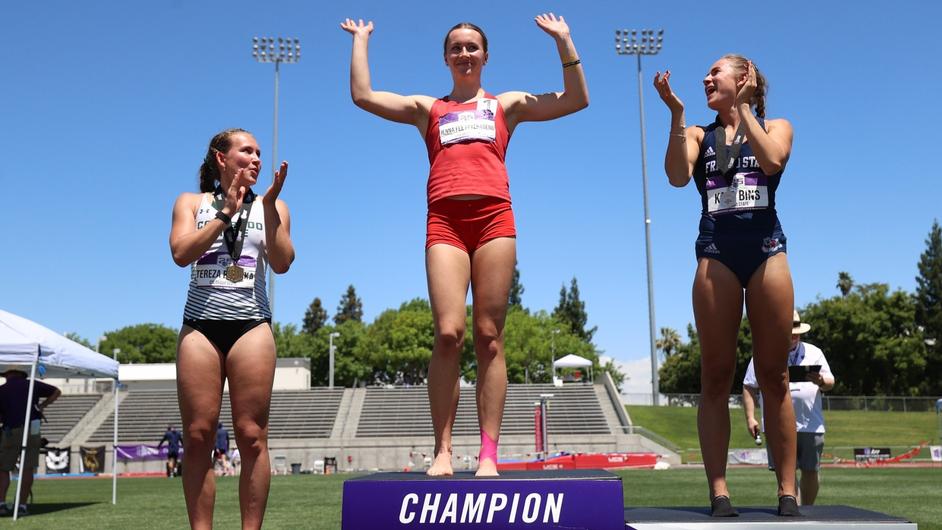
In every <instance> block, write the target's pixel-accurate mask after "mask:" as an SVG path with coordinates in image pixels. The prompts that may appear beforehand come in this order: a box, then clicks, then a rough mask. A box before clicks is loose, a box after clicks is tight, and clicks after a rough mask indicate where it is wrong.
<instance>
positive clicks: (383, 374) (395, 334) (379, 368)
mask: <svg viewBox="0 0 942 530" xmlns="http://www.w3.org/2000/svg"><path fill="white" fill-rule="evenodd" d="M470 335H471V334H470V333H467V334H466V335H465V341H464V347H463V348H462V352H461V365H460V366H461V368H459V369H462V368H463V369H466V368H467V366H468V364H469V363H470V359H471V358H473V357H474V350H473V346H472V345H471V337H470ZM434 344H435V325H434V323H433V321H432V309H431V306H430V305H429V303H428V301H427V300H424V299H421V298H416V299H413V300H410V301H408V302H405V303H403V304H402V305H401V306H399V308H398V309H387V310H386V311H383V312H382V313H380V315H379V316H377V317H376V320H374V321H373V323H372V324H370V326H369V327H368V328H367V329H366V331H365V333H364V336H363V340H362V341H361V342H360V344H359V346H358V350H357V357H359V358H361V359H362V360H363V362H364V365H365V366H367V367H369V374H368V376H367V378H368V379H369V382H371V383H381V384H400V385H403V384H405V385H417V384H423V383H424V382H425V381H426V379H427V377H428V363H429V361H430V360H431V358H432V347H433V346H434ZM463 369H462V371H464V370H463Z"/></svg>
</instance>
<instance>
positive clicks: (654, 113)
mask: <svg viewBox="0 0 942 530" xmlns="http://www.w3.org/2000/svg"><path fill="white" fill-rule="evenodd" d="M339 4H340V3H337V4H333V3H330V4H324V3H315V2H277V1H272V2H266V3H252V2H242V1H233V2H225V3H223V2H185V1H183V0H163V1H154V2H117V1H113V0H109V1H101V2H81V3H76V2H66V1H61V0H58V1H54V2H16V3H13V4H12V5H10V6H7V7H6V8H5V10H4V12H5V13H4V17H3V18H2V20H0V29H2V32H3V34H4V35H5V37H6V43H7V44H6V47H5V53H4V54H3V67H4V68H3V69H4V74H3V77H2V82H0V145H2V146H3V152H4V153H5V156H4V163H3V164H0V182H2V185H3V190H4V191H5V193H6V201H5V202H6V210H7V212H8V213H7V214H6V215H4V220H5V223H4V224H5V227H4V229H3V233H4V236H3V241H4V242H5V243H6V244H5V251H4V253H3V254H4V255H3V260H2V264H0V272H2V273H3V277H4V278H5V281H4V282H3V285H2V286H0V307H2V308H3V309H6V310H9V311H12V312H14V313H17V314H20V315H23V316H25V317H28V318H31V319H33V320H36V321H38V322H40V323H42V324H44V325H46V326H48V327H50V328H52V329H55V330H57V331H61V332H65V331H74V332H77V333H79V334H80V335H82V336H84V337H87V338H89V339H90V340H91V341H92V342H95V341H96V340H97V337H98V336H100V335H101V334H102V333H103V332H106V331H107V330H113V329H116V328H120V327H123V326H126V325H130V324H137V323H141V322H158V323H163V324H167V325H171V326H174V327H179V325H180V320H181V318H182V308H183V302H184V299H185V293H186V284H187V280H188V270H187V269H181V268H178V267H176V266H175V265H174V264H173V262H172V261H171V259H170V253H169V247H168V244H167V237H168V233H169V228H170V211H171V206H172V204H173V201H174V199H175V197H176V196H177V195H178V194H179V193H180V192H182V191H194V190H195V189H196V185H197V184H196V171H197V168H198V166H199V163H200V160H201V159H202V156H203V153H204V152H205V149H206V144H207V143H208V140H209V138H210V137H211V136H212V135H213V134H214V133H215V132H217V131H219V130H221V129H223V128H227V127H233V126H238V127H243V128H246V129H249V130H251V131H253V132H254V133H255V135H256V137H257V138H258V140H259V142H260V144H261V147H262V150H263V159H264V160H263V163H264V164H265V166H266V167H267V168H269V169H268V170H267V173H268V174H270V168H271V160H270V153H271V144H272V141H271V139H272V92H273V86H272V85H273V82H272V81H273V66H272V65H270V64H266V65H263V64H257V63H256V62H255V61H254V60H253V59H252V56H251V41H252V37H253V36H256V35H258V36H285V37H297V38H300V39H301V43H302V59H301V62H300V63H298V64H291V65H285V66H283V67H282V75H281V92H280V111H281V112H280V129H279V146H278V152H279V158H282V159H286V160H288V161H289V163H290V166H291V167H290V173H289V176H288V181H287V184H286V185H285V189H284V191H283V193H282V198H283V199H285V200H286V201H287V203H288V205H289V207H290V208H291V212H292V225H293V234H292V235H293V239H294V243H295V247H296V249H297V260H296V261H295V263H294V266H293V267H292V269H291V270H290V271H289V272H288V274H287V275H284V276H281V277H278V279H277V283H276V307H275V318H276V320H278V321H281V322H285V323H290V322H293V323H300V321H301V318H302V316H303V314H304V310H305V308H306V307H307V305H308V304H309V303H310V302H311V300H312V299H313V298H314V297H320V298H321V299H322V300H323V301H324V303H325V305H326V307H327V308H328V310H329V311H330V312H331V313H333V310H334V309H335V307H336V305H337V302H338V300H339V297H340V295H341V294H342V293H343V292H344V291H345V289H346V286H347V285H348V284H353V285H355V286H356V289H357V292H358V293H359V295H360V296H361V297H362V299H363V304H364V312H365V317H366V319H368V320H372V319H373V318H374V317H375V316H376V315H378V314H379V313H380V312H381V311H383V310H384V309H386V308H390V307H397V306H398V305H399V304H400V303H401V302H403V301H405V300H408V299H411V298H413V297H417V296H421V297H425V296H427V294H426V284H425V272H424V267H423V244H424V235H425V234H424V222H425V180H426V177H427V172H428V160H427V155H426V153H425V149H424V146H423V143H422V141H421V139H420V136H419V135H418V133H417V131H416V130H415V129H414V128H411V127H409V126H404V125H399V124H394V123H389V122H385V121H383V120H381V119H379V118H376V117H374V116H372V115H369V114H367V113H365V112H363V111H361V110H359V109H358V108H356V107H355V106H354V105H353V104H352V102H351V101H350V97H349V87H348V75H349V58H350V45H351V42H350V40H351V39H350V36H349V35H348V34H347V33H345V32H343V31H342V30H340V29H339V23H340V21H341V20H342V19H343V18H345V17H353V18H359V17H362V18H369V19H372V20H374V22H375V24H376V31H375V32H374V34H373V39H372V40H371V43H370V60H371V69H372V76H373V86H374V88H376V89H383V90H391V91H396V92H401V93H419V94H430V95H443V94H446V93H447V92H448V91H449V90H450V88H451V84H450V77H449V74H448V70H447V69H446V67H445V66H444V64H443V61H442V55H441V46H442V39H443V38H444V34H445V31H446V30H447V29H448V28H449V27H451V26H452V25H453V24H455V23H456V22H459V21H462V20H470V21H472V22H475V23H477V24H478V25H480V26H482V27H483V28H484V29H485V31H486V32H487V34H488V38H489V41H490V61H489V62H488V65H487V67H486V70H485V75H484V82H485V88H487V89H488V90H489V91H491V92H495V93H499V92H502V91H506V90H526V91H530V92H545V91H550V90H558V89H560V88H561V86H562V75H561V70H560V66H559V60H558V57H557V53H556V49H555V46H554V44H553V42H552V40H551V39H550V38H549V37H548V36H547V35H545V34H544V33H543V32H542V31H540V30H539V28H537V27H536V25H535V24H534V23H533V16H535V15H536V14H538V13H540V12H544V11H553V12H555V13H557V14H562V15H563V16H565V17H566V20H567V21H568V22H569V24H570V26H571V28H572V31H573V37H574V40H575V43H576V46H577V48H578V50H579V52H580V55H581V57H582V61H583V64H584V65H585V71H586V75H587V79H588V85H589V90H590V95H591V105H590V107H589V108H588V109H586V110H584V111H582V112H580V113H578V114H576V115H573V116H570V117H567V118H563V119H559V120H556V121H553V122H547V123H528V124H524V125H522V126H521V127H519V128H518V129H517V130H516V132H515V133H514V136H513V139H512V140H511V143H510V148H509V152H508V170H509V172H510V178H511V193H512V194H513V198H514V210H515V213H516V216H517V223H518V232H519V238H518V254H519V266H520V271H521V280H522V282H523V284H524V287H525V288H526V292H525V293H524V297H523V300H524V304H525V305H526V306H528V307H530V308H531V309H546V310H552V308H553V307H554V306H555V304H556V302H557V300H558V296H559V289H560V286H561V285H562V284H563V283H567V284H568V282H569V280H570V278H572V277H573V276H575V277H577V278H578V280H579V286H580V289H581V292H582V297H583V299H584V300H585V301H586V304H587V310H588V313H589V323H590V325H597V326H598V328H599V331H598V333H597V334H596V339H597V343H598V346H599V347H600V348H601V349H603V350H604V351H605V353H606V354H607V355H609V356H612V357H614V358H616V359H618V360H620V361H623V362H629V361H631V360H634V359H638V358H645V357H646V356H647V355H648V331H647V329H648V328H647V298H646V296H647V295H646V287H645V279H644V263H645V261H644V259H645V257H644V231H643V224H642V219H643V215H642V198H641V180H640V147H639V127H638V92H637V80H636V73H635V68H636V66H635V61H634V58H633V57H619V56H617V55H616V54H615V52H614V46H613V44H614V33H613V31H614V29H616V28H621V27H628V28H647V27H652V28H664V30H665V41H664V48H663V50H662V52H661V54H660V55H658V56H655V57H645V58H644V63H643V64H644V75H645V79H644V104H645V111H646V120H647V137H648V150H647V155H648V177H649V180H650V206H651V213H652V219H653V224H652V239H653V250H654V281H655V292H656V299H655V306H656V314H657V326H658V327H661V326H670V327H673V328H676V329H679V330H683V329H684V328H685V327H686V325H687V323H688V322H690V321H692V319H693V314H692V310H691V307H690V288H691V282H692V277H693V272H694V268H695V260H694V254H693V242H694V239H695V237H696V230H697V220H698V217H699V200H698V197H697V194H696V190H695V188H694V187H693V186H692V185H690V186H688V187H687V188H683V189H676V188H672V187H671V186H669V185H668V183H667V179H666V177H665V176H664V173H663V169H662V167H663V166H662V161H663V153H664V148H665V142H666V140H667V133H668V127H669V115H668V112H667V110H666V108H665V107H664V106H663V104H662V103H661V102H660V100H659V99H658V98H657V95H656V94H655V92H654V90H653V88H652V86H651V77H652V76H653V75H654V72H655V71H656V70H662V71H663V70H664V69H665V68H670V69H671V70H672V72H673V77H672V79H671V81H672V84H673V86H674V88H675V91H676V92H677V93H678V94H679V95H680V97H681V98H682V99H683V100H684V102H685V103H686V107H687V121H688V123H689V124H694V123H708V122H710V121H711V120H712V118H713V116H712V114H711V113H710V112H709V111H708V109H707V108H706V106H705V103H704V96H703V91H702V88H701V83H700V80H701V79H702V77H703V75H704V74H705V72H706V70H707V68H708V67H709V66H710V64H711V63H712V62H713V61H714V60H715V59H716V58H717V57H719V56H721V55H723V54H724V53H727V52H739V53H743V54H745V55H748V56H750V57H752V58H753V59H754V61H755V62H756V63H757V64H758V65H759V67H760V68H761V69H762V71H763V72H765V74H766V75H767V77H768V79H769V82H770V93H769V98H768V104H767V108H768V114H769V116H770V117H786V118H788V119H789V120H790V121H791V122H792V124H793V125H794V128H795V144H794V149H793V155H792V158H791V161H790V163H789V165H788V167H787V169H786V172H785V177H784V178H783V180H782V184H781V187H780V188H779V193H778V205H779V215H780V217H781V219H782V224H783V227H784V229H785V233H786V234H787V236H788V240H789V241H788V242H789V259H790V262H791V266H792V272H793V275H794V279H795V288H796V302H797V303H798V304H799V305H804V304H807V303H808V302H811V301H814V300H815V298H816V297H819V296H824V297H826V296H832V295H833V294H835V293H836V289H835V287H834V285H835V283H836V280H837V274H838V272H839V271H842V270H845V271H848V272H850V273H851V275H852V276H853V277H854V278H855V280H856V281H857V282H886V283H889V284H890V285H891V286H892V287H894V288H902V289H906V290H909V291H911V290H913V289H914V286H915V281H914V277H915V275H916V262H917V260H918V257H919V254H920V252H922V250H923V249H924V239H925V237H926V235H927V234H928V231H929V229H930V226H931V224H932V221H933V219H935V218H942V206H940V197H942V184H940V178H939V175H938V173H939V171H938V169H937V167H936V164H934V163H926V162H930V161H932V155H931V152H932V150H933V147H932V146H933V145H934V144H935V143H936V142H935V138H936V136H937V134H936V132H935V127H936V124H937V123H939V122H940V120H942V106H940V104H939V99H938V96H937V94H936V92H937V87H938V86H939V82H940V69H939V67H938V65H939V56H940V51H942V45H940V44H939V41H938V40H937V39H936V37H935V36H934V35H935V33H936V27H935V24H936V23H937V22H938V21H939V20H942V8H940V4H938V3H935V2H915V1H902V2H897V3H896V4H894V8H893V9H886V6H885V4H879V3H877V2H855V3H837V2H835V3H830V2H790V3H787V4H785V3H781V4H774V5H773V4H769V5H762V4H757V5H756V7H750V8H749V9H743V8H740V9H738V10H735V11H734V10H732V9H728V8H724V9H721V10H719V11H717V10H716V9H714V6H715V4H713V3H709V2H706V3H704V2H670V3H661V4H656V3H653V2H652V3H629V2H579V3H575V2H549V3H545V4H539V3H535V2H490V1H482V2H476V3H473V4H462V5H458V4H454V5H453V4H447V5H444V4H441V3H437V2H436V3H432V2H400V3H389V2H378V1H375V2H373V1H370V2H366V1H365V2H344V3H343V5H342V6H341V5H339ZM718 12H719V13H720V17H719V18H717V13H718ZM262 182H263V183H264V184H265V185H266V186H267V182H268V180H267V179H263V180H262ZM259 191H264V188H262V189H261V190H259Z"/></svg>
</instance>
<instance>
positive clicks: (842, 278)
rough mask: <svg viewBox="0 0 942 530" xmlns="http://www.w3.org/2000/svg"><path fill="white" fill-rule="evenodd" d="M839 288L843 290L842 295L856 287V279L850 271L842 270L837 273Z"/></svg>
mask: <svg viewBox="0 0 942 530" xmlns="http://www.w3.org/2000/svg"><path fill="white" fill-rule="evenodd" d="M837 288H838V289H840V290H841V296H847V295H848V294H849V293H850V291H851V290H852V289H853V288H854V279H853V278H851V277H850V273H847V272H844V271H841V272H839V273H837Z"/></svg>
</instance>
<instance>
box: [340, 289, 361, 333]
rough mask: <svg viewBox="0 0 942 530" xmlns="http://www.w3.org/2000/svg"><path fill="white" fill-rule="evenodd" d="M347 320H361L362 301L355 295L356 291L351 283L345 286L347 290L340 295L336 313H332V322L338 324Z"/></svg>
mask: <svg viewBox="0 0 942 530" xmlns="http://www.w3.org/2000/svg"><path fill="white" fill-rule="evenodd" d="M348 320H355V321H357V322H363V301H362V300H360V299H359V298H358V297H357V291H356V289H355V288H354V287H353V285H352V284H351V285H350V286H348V287H347V292H346V293H344V295H343V296H341V297H340V304H339V305H337V314H336V315H334V324H337V325H338V326H339V325H340V324H343V323H344V322H346V321H348Z"/></svg>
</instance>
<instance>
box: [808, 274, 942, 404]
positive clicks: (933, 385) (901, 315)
mask: <svg viewBox="0 0 942 530" xmlns="http://www.w3.org/2000/svg"><path fill="white" fill-rule="evenodd" d="M915 316H916V301H915V298H914V297H913V296H911V295H910V294H909V293H906V292H904V291H901V290H897V291H893V292H890V288H889V286H888V285H886V284H882V283H873V284H864V285H858V286H855V287H854V289H853V291H851V292H850V293H849V294H848V295H847V296H837V297H833V298H827V299H824V300H819V301H817V302H815V303H812V304H809V305H808V306H807V307H805V308H804V309H803V310H802V320H803V321H806V322H808V323H809V324H811V331H809V332H808V333H806V334H805V335H803V336H802V340H804V341H807V342H810V343H812V344H814V345H815V346H817V347H819V348H821V350H822V351H824V354H825V355H826V356H827V358H828V364H829V365H830V366H831V371H833V372H834V375H835V379H836V384H835V387H834V390H833V391H832V392H833V394H835V395H841V394H843V395H926V394H937V393H939V392H940V390H942V388H940V382H939V379H938V378H930V377H927V368H928V366H927V355H926V353H927V352H926V344H925V342H924V335H923V333H922V330H921V329H919V327H918V326H917V325H916V323H915Z"/></svg>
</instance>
